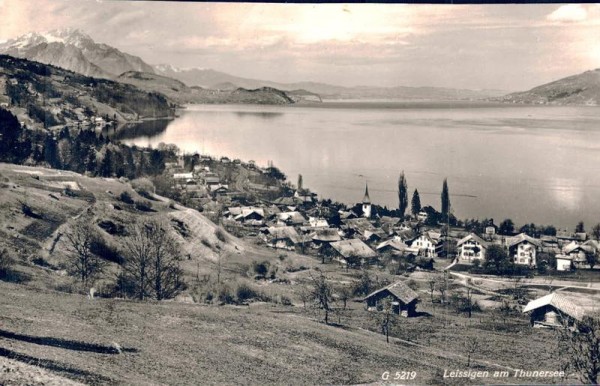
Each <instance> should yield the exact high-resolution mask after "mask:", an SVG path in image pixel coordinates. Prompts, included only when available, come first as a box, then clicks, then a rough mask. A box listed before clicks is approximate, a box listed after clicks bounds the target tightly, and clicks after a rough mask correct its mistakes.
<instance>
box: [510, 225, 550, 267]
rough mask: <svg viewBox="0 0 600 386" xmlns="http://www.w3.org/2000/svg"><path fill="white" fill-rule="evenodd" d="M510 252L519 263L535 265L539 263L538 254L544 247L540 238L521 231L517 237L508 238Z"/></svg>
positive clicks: (516, 262)
mask: <svg viewBox="0 0 600 386" xmlns="http://www.w3.org/2000/svg"><path fill="white" fill-rule="evenodd" d="M506 244H507V246H508V253H509V255H510V256H511V257H512V258H513V261H514V262H515V264H517V265H527V266H529V267H535V266H536V265H537V261H536V256H537V253H538V252H539V250H540V249H541V248H542V242H541V241H540V240H538V239H534V238H533V237H530V236H528V235H527V234H525V233H521V234H519V235H517V236H515V237H511V238H508V239H507V240H506Z"/></svg>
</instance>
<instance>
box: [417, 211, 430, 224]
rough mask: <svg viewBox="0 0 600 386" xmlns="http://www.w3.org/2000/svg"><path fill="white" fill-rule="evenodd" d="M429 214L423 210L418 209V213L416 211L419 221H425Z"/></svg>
mask: <svg viewBox="0 0 600 386" xmlns="http://www.w3.org/2000/svg"><path fill="white" fill-rule="evenodd" d="M428 216H429V215H428V214H427V212H425V211H424V210H422V211H420V212H419V213H417V220H419V221H421V222H425V221H427V217H428Z"/></svg>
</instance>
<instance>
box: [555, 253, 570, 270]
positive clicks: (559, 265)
mask: <svg viewBox="0 0 600 386" xmlns="http://www.w3.org/2000/svg"><path fill="white" fill-rule="evenodd" d="M572 265H573V258H572V257H569V256H565V255H556V270H557V271H570V270H571V266H572Z"/></svg>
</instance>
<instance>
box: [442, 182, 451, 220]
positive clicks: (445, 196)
mask: <svg viewBox="0 0 600 386" xmlns="http://www.w3.org/2000/svg"><path fill="white" fill-rule="evenodd" d="M441 198H442V216H443V217H444V218H447V217H448V216H449V215H450V193H449V192H448V179H447V178H444V183H443V185H442V196H441Z"/></svg>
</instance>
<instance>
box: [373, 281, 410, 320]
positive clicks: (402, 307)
mask: <svg viewBox="0 0 600 386" xmlns="http://www.w3.org/2000/svg"><path fill="white" fill-rule="evenodd" d="M386 299H390V300H391V301H392V307H393V312H394V313H395V314H398V315H402V316H405V317H411V316H415V315H416V313H417V303H418V302H419V295H417V293H416V292H415V291H413V290H412V289H411V288H410V287H409V286H407V285H406V284H405V283H404V282H402V281H397V282H395V283H394V284H391V285H389V286H387V287H384V288H381V289H378V290H377V291H374V292H372V293H370V294H369V295H368V296H367V297H365V298H364V299H363V301H364V302H365V307H366V308H367V310H369V311H376V310H377V311H378V310H379V309H380V307H381V305H382V304H383V301H385V300H386Z"/></svg>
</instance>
